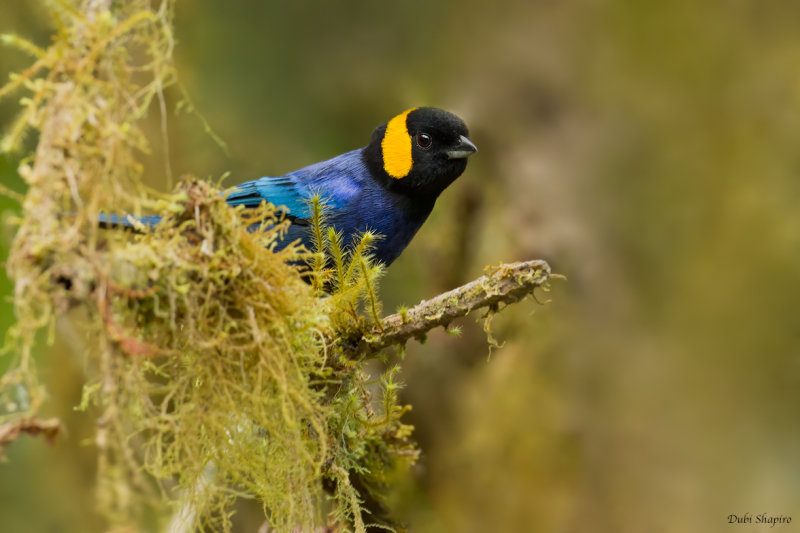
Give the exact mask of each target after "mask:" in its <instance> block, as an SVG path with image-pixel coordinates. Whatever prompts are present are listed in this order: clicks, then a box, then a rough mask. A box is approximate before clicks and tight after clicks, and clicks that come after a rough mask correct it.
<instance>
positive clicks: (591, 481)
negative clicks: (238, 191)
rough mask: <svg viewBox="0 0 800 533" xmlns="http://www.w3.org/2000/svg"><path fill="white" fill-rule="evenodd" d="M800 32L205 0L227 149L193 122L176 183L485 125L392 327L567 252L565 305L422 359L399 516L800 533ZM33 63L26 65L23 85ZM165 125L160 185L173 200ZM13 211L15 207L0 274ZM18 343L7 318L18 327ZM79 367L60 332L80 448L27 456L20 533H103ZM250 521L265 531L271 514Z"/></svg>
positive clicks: (541, 4) (774, 7)
mask: <svg viewBox="0 0 800 533" xmlns="http://www.w3.org/2000/svg"><path fill="white" fill-rule="evenodd" d="M798 20H800V3H797V2H792V1H789V0H774V1H771V2H748V1H745V0H728V1H725V2H698V1H697V0H673V1H672V2H668V3H653V2H639V1H635V0H573V1H569V2H556V1H552V0H534V1H522V0H498V1H495V2H485V1H479V0H460V1H459V2H437V1H430V0H427V1H420V0H408V1H406V2H402V3H401V2H394V3H389V2H370V1H366V0H361V1H357V0H342V1H338V2H310V1H297V2H281V1H263V2H254V1H244V0H233V1H229V2H219V1H214V0H193V1H191V2H179V3H178V6H177V19H176V25H177V28H176V33H177V39H178V41H179V42H178V47H177V49H176V56H177V61H178V64H179V72H180V75H181V80H182V82H183V84H184V85H185V87H186V89H187V91H188V93H189V94H190V95H191V96H192V98H193V101H194V104H195V105H196V107H197V108H198V109H199V110H200V111H201V112H202V113H203V115H204V116H205V118H206V119H207V120H208V122H209V123H210V124H211V125H212V127H213V128H214V130H215V132H216V133H217V134H218V135H219V136H220V137H221V138H222V139H224V140H225V141H226V142H227V144H228V146H229V152H230V153H229V155H226V154H225V153H224V152H223V151H222V150H220V149H219V148H218V147H217V145H216V144H215V143H214V142H213V141H212V140H211V139H210V138H209V136H208V135H206V134H205V133H204V131H203V127H202V124H201V122H200V121H199V120H198V119H197V118H196V117H193V116H191V115H186V114H182V115H176V114H175V113H174V112H173V111H170V113H169V116H168V124H169V126H168V132H169V139H168V141H169V142H168V144H169V154H168V157H169V162H170V165H171V168H172V169H173V172H174V173H175V174H176V175H177V174H181V173H193V174H196V175H199V176H203V177H208V178H210V179H214V180H217V179H219V178H220V176H221V175H222V174H223V173H225V172H230V177H229V178H228V180H227V181H226V183H227V184H230V185H233V184H235V183H238V182H240V181H244V180H246V179H252V178H256V177H260V176H262V175H277V174H282V173H284V172H287V171H290V170H293V169H295V168H299V167H301V166H304V165H306V164H309V163H312V162H316V161H319V160H322V159H325V158H328V157H331V156H333V155H336V154H338V153H341V152H343V151H346V150H349V149H352V148H354V147H358V146H362V145H363V144H365V143H366V142H367V141H368V139H369V135H370V133H371V131H372V129H373V128H374V127H375V126H376V125H377V124H379V123H381V122H384V121H385V120H387V119H388V118H390V117H391V116H393V115H394V114H396V113H397V112H399V111H402V110H404V109H406V108H408V107H412V106H417V105H435V106H439V107H443V108H446V109H449V110H452V111H454V112H456V113H457V114H459V115H461V116H462V117H463V118H464V119H465V120H466V122H467V123H468V124H469V126H470V129H471V137H472V139H473V140H474V141H475V142H476V144H477V145H478V146H479V148H480V150H481V151H480V153H479V154H478V155H477V156H475V157H474V158H473V159H472V160H471V161H470V164H469V168H468V169H467V172H466V173H465V174H464V176H463V177H462V178H461V179H460V180H459V181H457V182H456V183H455V184H454V186H453V187H452V188H451V189H449V190H448V191H446V192H445V194H444V195H443V196H442V198H441V199H440V201H439V203H438V204H437V206H436V209H435V210H434V213H433V215H432V216H431V219H430V221H429V222H428V223H427V224H426V226H425V227H424V228H423V230H422V231H421V232H420V234H419V235H418V237H417V238H416V239H415V241H414V242H413V243H412V245H411V246H410V247H409V248H408V250H407V251H406V252H405V253H404V254H403V256H402V257H401V258H400V259H399V260H398V261H397V262H396V263H395V264H394V265H392V267H391V268H390V269H389V272H388V274H387V276H386V278H385V280H384V282H383V285H382V293H381V294H382V298H383V301H384V308H385V309H386V311H387V312H388V311H392V310H394V309H395V308H396V307H397V306H399V305H400V304H408V305H411V304H414V303H416V302H417V301H419V300H420V299H422V298H425V297H428V296H431V295H433V294H436V293H439V292H442V291H444V290H447V289H449V288H452V287H454V286H456V285H458V284H461V283H463V282H466V281H468V280H469V279H472V278H474V277H477V276H478V275H480V274H481V273H482V270H483V268H484V266H486V265H490V264H497V263H500V262H503V261H514V260H523V259H530V258H544V259H547V260H548V261H550V263H551V265H552V266H553V268H554V270H556V271H558V272H560V273H562V274H565V275H566V276H567V277H568V278H569V281H567V282H555V283H553V287H552V289H553V290H552V292H550V293H549V294H544V293H540V294H539V295H538V296H539V299H540V300H543V299H546V298H551V299H552V302H551V303H549V304H547V305H544V306H540V305H537V304H535V303H533V302H526V303H522V304H519V305H517V306H514V307H513V308H509V309H508V310H507V311H505V312H504V313H502V314H501V315H499V316H498V317H497V318H496V319H495V321H494V333H495V336H496V337H497V338H498V339H500V340H501V341H504V342H505V344H504V346H503V347H502V348H501V349H498V350H495V351H494V352H493V353H492V355H491V358H490V359H488V360H487V356H488V347H487V343H486V339H485V335H484V333H483V331H482V327H481V324H480V323H478V322H476V318H475V317H470V318H468V319H466V320H464V321H462V322H461V326H462V328H463V332H462V335H461V336H460V337H453V336H449V335H446V334H445V333H443V332H441V331H436V332H434V333H432V334H431V335H430V337H429V339H428V342H427V343H425V344H424V345H409V348H408V350H407V354H406V357H405V360H404V361H403V367H404V373H403V374H404V380H405V382H406V384H407V387H406V389H405V392H404V398H405V400H406V401H408V402H410V403H411V404H413V407H414V408H413V411H412V412H411V413H410V414H409V416H408V420H409V421H410V422H412V423H413V424H414V425H415V426H416V428H417V429H416V437H417V438H418V440H419V442H420V444H421V447H422V449H423V456H422V459H421V461H420V463H419V465H418V466H417V467H415V469H414V470H413V472H412V473H411V475H409V476H408V478H407V480H405V481H404V482H403V483H401V484H400V485H399V486H398V487H397V490H396V493H395V494H394V496H393V498H394V501H395V508H396V509H397V511H398V515H399V516H400V517H401V519H402V520H403V521H405V522H406V523H408V524H411V525H412V528H413V530H414V531H419V532H443V531H448V532H449V531H465V532H472V531H475V532H479V531H480V532H482V531H543V532H551V531H552V532H600V533H603V532H609V533H610V532H614V533H618V532H632V533H634V532H635V533H638V532H642V531H648V532H702V533H705V532H715V531H760V530H763V531H767V530H768V528H766V527H760V526H758V525H756V524H745V525H738V526H737V525H730V524H728V515H730V514H732V513H735V514H738V515H743V514H744V513H750V514H751V515H753V516H755V515H758V514H760V513H767V514H770V515H783V516H790V517H792V519H793V523H792V524H790V525H785V524H784V525H778V526H776V527H775V528H774V529H772V530H770V531H796V530H800V461H798V452H799V451H800V426H799V425H798V421H800V319H798V305H800V150H798V147H799V146H800V68H799V67H798V66H799V65H800V33H798V31H797V21H798ZM0 31H2V32H6V31H13V32H15V33H18V34H21V35H23V36H26V37H28V38H31V39H32V40H34V41H35V42H37V43H40V44H43V45H44V44H46V43H47V42H48V36H49V34H50V33H51V31H52V26H51V25H50V23H49V21H48V19H47V17H46V15H45V11H44V9H43V8H42V7H41V6H40V5H39V2H10V1H7V2H3V3H2V4H0ZM27 64H28V58H26V57H24V56H23V55H22V54H21V53H19V52H17V51H16V50H13V49H10V48H5V49H3V50H2V51H1V52H0V73H2V76H5V75H6V73H8V72H10V71H12V70H16V69H19V68H21V67H24V66H25V65H27ZM19 96H20V95H19V94H16V95H14V97H12V98H10V99H8V100H6V101H4V102H2V103H0V125H3V126H5V125H7V124H8V123H9V122H10V120H11V118H12V117H13V115H14V113H15V111H16V109H17V108H18V102H17V100H18V98H19ZM168 97H169V100H170V109H171V110H172V109H174V107H175V104H176V103H177V101H178V99H179V97H178V95H177V92H172V93H170V94H169V95H168ZM148 120H150V121H151V122H152V124H151V125H150V131H151V139H152V145H153V153H152V154H151V155H150V156H143V157H144V158H145V159H146V161H147V169H148V171H147V180H148V182H149V183H150V184H151V185H153V186H155V187H159V188H162V189H165V190H166V189H167V188H168V187H169V184H168V180H167V179H166V178H165V171H164V153H163V152H164V150H163V148H164V146H165V143H164V142H163V139H162V138H161V137H160V132H159V120H160V119H159V116H158V114H157V113H156V112H155V111H154V112H153V114H152V116H151V117H149V119H148ZM17 163H18V161H17V160H16V159H14V158H13V157H9V156H0V179H2V183H3V184H5V185H10V186H12V187H14V188H16V189H17V190H21V185H20V181H19V179H18V177H16V174H15V170H14V169H15V168H16V165H17ZM16 209H17V207H16V206H15V205H14V203H13V202H11V201H9V200H8V199H6V198H2V197H0V211H2V216H3V219H4V220H5V221H6V222H5V223H4V224H3V226H2V234H1V237H2V238H0V248H2V250H0V251H1V252H2V256H3V257H4V256H5V255H6V254H7V249H8V244H9V242H10V238H11V236H12V235H13V226H11V225H10V224H8V223H7V222H8V220H9V219H10V218H11V217H12V216H13V214H14V213H15V212H16ZM10 291H11V285H10V283H9V281H8V280H7V279H5V277H3V276H2V275H0V295H2V296H7V295H8V294H10ZM12 321H13V314H12V309H11V307H10V305H9V304H8V302H7V300H6V299H4V300H3V301H2V302H0V332H4V331H5V330H6V329H7V328H8V326H9V324H10V323H11V322H12ZM76 346H80V339H73V338H72V337H70V328H69V327H60V328H59V335H58V336H57V339H56V342H55V344H54V346H52V347H51V348H49V349H42V350H41V352H40V353H39V355H38V358H39V360H40V365H41V366H40V368H41V374H42V376H43V379H44V380H45V381H46V382H47V383H48V386H49V388H50V394H51V401H50V402H49V403H48V405H47V408H46V412H45V414H52V415H57V416H60V417H62V418H63V419H64V420H65V421H66V423H67V428H68V433H67V435H66V436H65V437H64V438H61V439H59V440H58V441H57V442H56V444H55V445H54V446H48V445H46V444H45V443H43V442H42V441H41V440H38V439H32V438H23V439H21V440H20V441H18V442H17V443H15V444H14V445H13V446H11V447H10V448H9V450H8V461H7V462H6V463H5V464H0V524H2V526H0V529H2V530H3V531H99V530H102V529H103V527H104V526H103V522H102V521H101V520H100V519H99V518H98V517H97V516H96V515H95V513H94V500H93V498H94V490H95V489H94V484H93V481H94V474H95V465H94V452H93V448H92V446H91V439H92V435H93V421H92V420H91V419H89V418H88V417H87V416H86V415H84V414H81V413H76V412H74V411H73V406H75V405H77V404H78V403H79V400H80V386H81V383H82V379H83V369H82V367H81V363H80V361H81V358H80V357H76V356H75V354H74V353H73V352H74V351H75V350H76ZM6 364H7V361H3V360H0V368H2V367H3V366H4V365H6ZM754 521H755V519H754ZM236 524H237V528H238V530H239V531H255V530H256V529H257V528H258V525H259V521H258V514H257V507H256V506H248V505H247V504H243V505H242V506H241V507H240V508H239V509H238V514H237V519H236Z"/></svg>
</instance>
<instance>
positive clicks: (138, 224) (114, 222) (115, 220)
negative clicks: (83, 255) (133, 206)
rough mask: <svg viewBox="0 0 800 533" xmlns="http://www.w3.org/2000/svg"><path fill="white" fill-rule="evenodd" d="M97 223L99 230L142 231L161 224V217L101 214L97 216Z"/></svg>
mask: <svg viewBox="0 0 800 533" xmlns="http://www.w3.org/2000/svg"><path fill="white" fill-rule="evenodd" d="M97 222H98V223H99V224H100V227H101V228H110V229H120V228H121V229H129V230H133V231H143V230H146V229H148V228H152V227H153V226H155V225H156V224H158V223H159V222H161V217H160V216H159V215H147V216H143V217H135V216H133V215H115V214H113V213H112V214H108V215H106V214H104V213H101V214H100V215H98V216H97Z"/></svg>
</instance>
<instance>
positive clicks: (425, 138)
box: [417, 133, 433, 150]
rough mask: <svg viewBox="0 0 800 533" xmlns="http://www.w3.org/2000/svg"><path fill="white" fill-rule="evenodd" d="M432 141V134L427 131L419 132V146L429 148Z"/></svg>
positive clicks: (424, 148)
mask: <svg viewBox="0 0 800 533" xmlns="http://www.w3.org/2000/svg"><path fill="white" fill-rule="evenodd" d="M432 142H433V139H431V136H430V135H428V134H427V133H419V134H417V146H419V147H420V148H422V149H423V150H427V149H428V148H430V147H431V143H432Z"/></svg>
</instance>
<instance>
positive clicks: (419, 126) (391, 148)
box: [364, 107, 478, 199]
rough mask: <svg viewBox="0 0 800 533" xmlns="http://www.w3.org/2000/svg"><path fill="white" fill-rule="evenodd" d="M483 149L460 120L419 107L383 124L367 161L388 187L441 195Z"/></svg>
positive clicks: (377, 131) (377, 130) (443, 112)
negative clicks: (473, 141)
mask: <svg viewBox="0 0 800 533" xmlns="http://www.w3.org/2000/svg"><path fill="white" fill-rule="evenodd" d="M477 151H478V149H477V148H476V147H475V145H474V144H472V141H470V140H469V131H468V130H467V126H466V125H465V124H464V121H462V120H461V119H460V118H458V117H457V116H455V115H454V114H452V113H448V112H447V111H444V110H442V109H437V108H435V107H417V108H414V109H409V110H408V111H405V112H403V113H400V114H399V115H397V116H396V117H394V118H393V119H392V120H390V121H389V122H388V123H386V124H383V125H381V126H378V127H377V128H376V129H375V132H374V133H373V134H372V141H371V142H370V143H369V145H368V146H367V147H366V148H365V149H364V160H365V162H366V164H367V166H368V167H369V169H370V171H372V174H373V175H374V176H376V177H377V179H379V180H380V181H381V182H383V183H384V185H386V186H387V187H388V188H390V189H392V190H396V191H399V192H406V193H409V194H412V195H419V196H424V197H429V198H432V199H435V198H436V197H437V196H439V194H440V193H441V192H442V191H443V190H445V189H446V188H447V186H448V185H450V184H451V183H453V181H454V180H455V179H456V178H457V177H459V176H460V175H461V173H462V172H464V169H465V168H466V167H467V157H469V156H470V155H472V154H474V153H475V152H477Z"/></svg>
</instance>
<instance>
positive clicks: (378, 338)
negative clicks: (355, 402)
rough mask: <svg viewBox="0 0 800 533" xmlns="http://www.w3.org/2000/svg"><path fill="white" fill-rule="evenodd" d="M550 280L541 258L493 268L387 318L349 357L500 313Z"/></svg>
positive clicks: (403, 342)
mask: <svg viewBox="0 0 800 533" xmlns="http://www.w3.org/2000/svg"><path fill="white" fill-rule="evenodd" d="M550 278H551V273H550V265H548V264H547V263H546V262H545V261H542V260H539V259H534V260H532V261H523V262H518V263H507V264H503V265H500V266H497V267H492V268H491V271H490V272H489V273H488V274H486V275H484V276H481V277H480V278H478V279H476V280H474V281H471V282H469V283H467V284H466V285H462V286H461V287H458V288H456V289H453V290H451V291H448V292H445V293H442V294H439V295H438V296H435V297H434V298H431V299H430V300H423V301H422V302H420V303H418V304H417V305H415V306H414V307H412V308H411V309H408V310H407V311H404V312H400V313H396V314H393V315H389V316H387V317H386V318H384V319H383V320H382V321H381V324H380V326H376V327H374V328H373V330H372V331H371V332H369V333H368V334H366V335H364V337H363V338H362V340H361V342H360V343H358V344H357V345H354V346H352V347H351V348H348V347H345V351H346V352H350V354H349V355H356V354H362V355H370V354H374V353H377V352H379V351H380V350H382V349H384V348H386V347H388V346H392V345H395V344H399V345H402V344H405V342H406V341H408V340H409V339H411V338H412V337H413V338H420V337H422V336H424V335H425V334H426V333H427V332H428V331H430V330H432V329H433V328H435V327H438V326H445V327H446V326H447V325H448V324H449V323H450V322H452V321H453V319H455V318H459V317H462V316H466V315H468V314H469V313H470V312H472V311H474V310H476V309H480V308H483V307H488V308H489V310H490V311H496V310H497V308H498V306H499V305H500V304H506V305H508V304H512V303H516V302H518V301H520V300H521V299H523V298H525V297H526V296H527V295H529V294H530V293H532V292H533V290H534V289H535V288H536V287H541V286H542V285H544V284H545V283H547V281H548V280H549V279H550Z"/></svg>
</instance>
